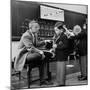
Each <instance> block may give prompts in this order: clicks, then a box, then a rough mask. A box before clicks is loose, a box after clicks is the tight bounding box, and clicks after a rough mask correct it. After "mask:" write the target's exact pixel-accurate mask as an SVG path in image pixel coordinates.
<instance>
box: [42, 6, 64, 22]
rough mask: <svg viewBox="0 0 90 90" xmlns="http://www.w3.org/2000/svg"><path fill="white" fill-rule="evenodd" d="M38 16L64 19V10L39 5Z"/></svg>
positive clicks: (58, 19)
mask: <svg viewBox="0 0 90 90" xmlns="http://www.w3.org/2000/svg"><path fill="white" fill-rule="evenodd" d="M40 18H42V19H49V20H57V21H64V10H61V9H56V8H52V7H48V6H43V5H41V6H40Z"/></svg>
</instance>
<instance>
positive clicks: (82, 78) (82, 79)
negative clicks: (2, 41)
mask: <svg viewBox="0 0 90 90" xmlns="http://www.w3.org/2000/svg"><path fill="white" fill-rule="evenodd" d="M78 80H79V81H84V80H87V76H83V77H81V78H78Z"/></svg>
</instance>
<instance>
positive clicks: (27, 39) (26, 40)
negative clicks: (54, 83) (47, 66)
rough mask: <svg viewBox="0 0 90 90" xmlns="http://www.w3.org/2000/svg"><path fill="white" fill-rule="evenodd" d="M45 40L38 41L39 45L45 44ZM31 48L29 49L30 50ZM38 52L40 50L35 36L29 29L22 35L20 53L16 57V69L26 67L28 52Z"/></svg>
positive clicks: (19, 69)
mask: <svg viewBox="0 0 90 90" xmlns="http://www.w3.org/2000/svg"><path fill="white" fill-rule="evenodd" d="M44 44H45V43H44V42H37V46H40V45H44ZM28 49H29V51H28ZM32 51H33V52H38V53H39V50H38V49H37V48H36V45H35V43H34V36H33V34H32V33H31V32H30V31H29V30H27V31H26V32H25V33H24V34H23V35H22V37H21V40H20V42H19V46H18V54H17V56H16V59H15V63H14V68H15V70H16V71H21V70H22V69H23V67H24V64H25V62H26V57H27V55H28V53H33V52H32Z"/></svg>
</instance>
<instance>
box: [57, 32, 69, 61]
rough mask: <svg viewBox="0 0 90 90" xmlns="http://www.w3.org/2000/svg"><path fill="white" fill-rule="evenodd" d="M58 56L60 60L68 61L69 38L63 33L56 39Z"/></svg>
mask: <svg viewBox="0 0 90 90" xmlns="http://www.w3.org/2000/svg"><path fill="white" fill-rule="evenodd" d="M56 44H57V48H56V58H57V60H59V61H66V60H67V55H68V38H67V36H66V35H65V34H64V33H62V34H61V35H60V36H59V37H58V39H57V40H56Z"/></svg>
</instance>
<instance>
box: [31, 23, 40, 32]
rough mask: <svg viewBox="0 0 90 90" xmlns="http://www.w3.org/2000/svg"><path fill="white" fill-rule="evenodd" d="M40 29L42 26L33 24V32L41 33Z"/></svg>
mask: <svg viewBox="0 0 90 90" xmlns="http://www.w3.org/2000/svg"><path fill="white" fill-rule="evenodd" d="M39 29H40V26H39V24H38V23H33V24H32V27H31V30H32V32H34V33H37V32H38V31H39Z"/></svg>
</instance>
